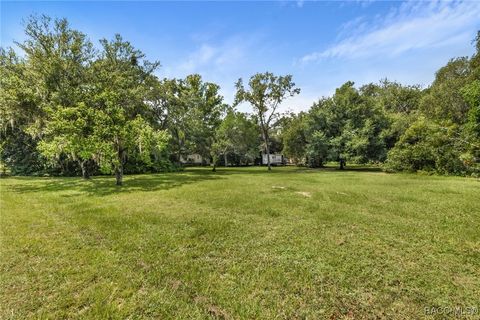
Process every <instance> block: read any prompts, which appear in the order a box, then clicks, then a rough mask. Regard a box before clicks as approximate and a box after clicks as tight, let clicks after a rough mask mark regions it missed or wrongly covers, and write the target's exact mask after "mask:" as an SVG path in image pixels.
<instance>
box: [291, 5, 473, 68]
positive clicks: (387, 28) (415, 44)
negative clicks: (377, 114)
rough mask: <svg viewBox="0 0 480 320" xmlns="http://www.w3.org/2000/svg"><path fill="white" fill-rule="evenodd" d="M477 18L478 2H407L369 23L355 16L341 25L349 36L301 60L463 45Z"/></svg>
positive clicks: (362, 55)
mask: <svg viewBox="0 0 480 320" xmlns="http://www.w3.org/2000/svg"><path fill="white" fill-rule="evenodd" d="M479 17H480V2H475V1H472V2H440V1H439V2H428V3H425V2H407V3H404V4H402V5H401V6H400V7H399V8H396V9H393V10H392V11H391V12H390V13H389V14H388V15H387V16H386V17H384V18H381V19H378V20H374V21H371V22H368V23H366V22H365V21H364V19H362V18H356V19H355V20H352V21H350V22H348V23H346V24H344V26H343V28H342V34H345V33H346V32H348V29H351V30H352V31H350V32H349V35H348V36H345V37H344V38H343V39H342V40H339V41H337V43H335V44H333V45H332V46H330V47H328V48H327V49H325V50H323V51H319V52H313V53H310V54H307V55H305V56H303V57H302V58H301V59H300V62H301V63H309V62H315V61H319V60H323V59H328V58H345V59H351V58H369V57H373V56H381V57H395V56H398V55H400V54H402V53H405V52H407V51H411V50H418V49H423V48H435V47H442V46H447V45H448V46H452V45H455V44H457V43H458V44H460V43H462V44H464V43H465V42H467V41H470V40H472V35H474V34H475V31H476V28H478V27H479V26H480V18H479ZM358 30H362V31H363V32H359V31H358Z"/></svg>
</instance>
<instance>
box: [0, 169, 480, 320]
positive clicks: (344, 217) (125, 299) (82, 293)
mask: <svg viewBox="0 0 480 320" xmlns="http://www.w3.org/2000/svg"><path fill="white" fill-rule="evenodd" d="M0 183H1V221H0V222H1V259H0V268H1V269H0V271H1V278H0V283H1V285H0V288H1V292H0V301H1V302H0V318H1V319H10V318H11V319H25V318H92V319H93V318H95V319H98V318H118V319H124V318H133V319H140V318H155V319H204V318H209V317H217V318H227V319H238V318H240V319H274V318H277V319H294V318H308V319H324V318H326V319H350V318H351V319H353V318H354V319H364V318H369V319H371V318H384V319H409V318H423V317H424V310H425V307H463V308H466V307H472V306H473V307H477V308H480V298H479V297H480V201H479V200H480V182H479V181H478V180H474V179H466V178H456V177H438V176H419V175H407V174H396V175H392V174H385V173H382V172H380V171H375V170H361V169H358V170H351V171H343V172H342V171H338V170H333V169H330V170H307V169H296V168H274V170H273V172H271V173H268V172H266V170H265V168H232V169H223V168H219V170H218V172H217V173H212V172H211V171H209V170H208V169H202V168H195V169H193V168H192V169H188V170H186V171H185V172H182V173H169V174H158V175H135V176H127V177H125V185H124V186H123V187H121V188H118V187H115V186H114V179H113V178H112V177H96V178H93V179H92V180H91V181H82V180H80V179H79V178H20V177H12V178H5V179H1V180H0ZM478 316H479V314H477V315H470V316H468V315H466V317H467V318H468V317H470V318H475V317H478ZM437 317H438V318H440V317H441V315H437Z"/></svg>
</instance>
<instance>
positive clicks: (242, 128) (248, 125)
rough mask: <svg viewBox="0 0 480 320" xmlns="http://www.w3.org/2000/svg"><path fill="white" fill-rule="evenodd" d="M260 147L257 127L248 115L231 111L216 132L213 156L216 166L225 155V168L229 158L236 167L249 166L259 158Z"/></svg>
mask: <svg viewBox="0 0 480 320" xmlns="http://www.w3.org/2000/svg"><path fill="white" fill-rule="evenodd" d="M259 145H260V141H259V136H258V127H257V125H256V124H255V123H254V122H253V121H252V119H250V118H248V116H247V115H246V114H244V113H241V112H236V111H234V110H230V111H229V112H228V113H227V115H226V116H225V118H224V119H223V121H222V123H221V125H220V126H219V127H218V129H217V130H216V132H215V142H214V144H213V146H212V151H211V154H212V158H213V159H214V163H215V164H216V163H217V162H218V161H219V159H220V157H221V156H222V155H223V158H224V160H223V162H224V165H225V166H227V165H228V163H229V160H228V159H229V158H232V161H233V162H234V163H235V164H236V165H249V164H252V163H253V162H254V160H255V158H256V157H257V155H258V151H259Z"/></svg>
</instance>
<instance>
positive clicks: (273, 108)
mask: <svg viewBox="0 0 480 320" xmlns="http://www.w3.org/2000/svg"><path fill="white" fill-rule="evenodd" d="M235 86H236V89H237V92H236V95H235V105H237V104H239V103H241V102H248V103H250V104H251V105H252V107H253V110H254V112H255V114H256V116H257V118H258V121H259V127H260V129H261V133H262V138H263V143H264V148H265V152H266V154H267V155H270V130H271V127H272V125H273V123H274V122H275V121H276V120H277V119H278V116H279V114H278V110H277V109H278V106H279V105H280V103H281V102H282V101H284V100H285V99H286V98H288V97H292V96H294V95H296V94H299V93H300V89H299V88H296V87H295V83H294V82H293V81H292V76H291V75H287V76H275V75H274V74H272V73H270V72H265V73H257V74H255V75H253V76H252V77H251V78H250V80H249V82H248V86H249V88H248V89H245V87H244V85H243V82H242V79H239V80H238V81H237V83H236V85H235ZM267 159H268V170H271V169H272V168H271V166H270V157H269V156H268V157H267Z"/></svg>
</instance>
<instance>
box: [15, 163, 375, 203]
mask: <svg viewBox="0 0 480 320" xmlns="http://www.w3.org/2000/svg"><path fill="white" fill-rule="evenodd" d="M315 172H359V173H360V172H381V169H380V168H377V167H347V168H345V169H344V170H339V168H338V167H323V168H315V169H312V168H306V167H288V168H285V167H274V168H273V169H272V170H271V171H268V170H267V168H266V167H237V168H236V167H228V168H222V167H220V168H217V171H216V172H213V171H212V170H211V168H208V167H203V168H186V170H185V171H182V172H173V173H157V174H137V175H126V176H125V177H124V183H123V185H122V186H116V185H115V178H114V177H112V176H96V177H92V178H91V179H89V180H82V179H81V178H80V177H10V178H8V179H10V180H14V181H18V182H19V183H15V184H10V185H8V189H9V190H12V191H13V192H16V193H42V192H62V191H73V193H72V192H65V193H64V194H60V195H61V196H62V197H76V196H78V193H81V194H85V195H87V196H107V195H111V194H119V193H130V192H151V191H158V190H169V189H172V188H178V187H181V186H183V185H186V184H191V183H197V182H201V181H209V180H218V179H224V178H225V177H226V176H231V175H246V176H255V175H265V174H267V175H290V174H299V173H315Z"/></svg>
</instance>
